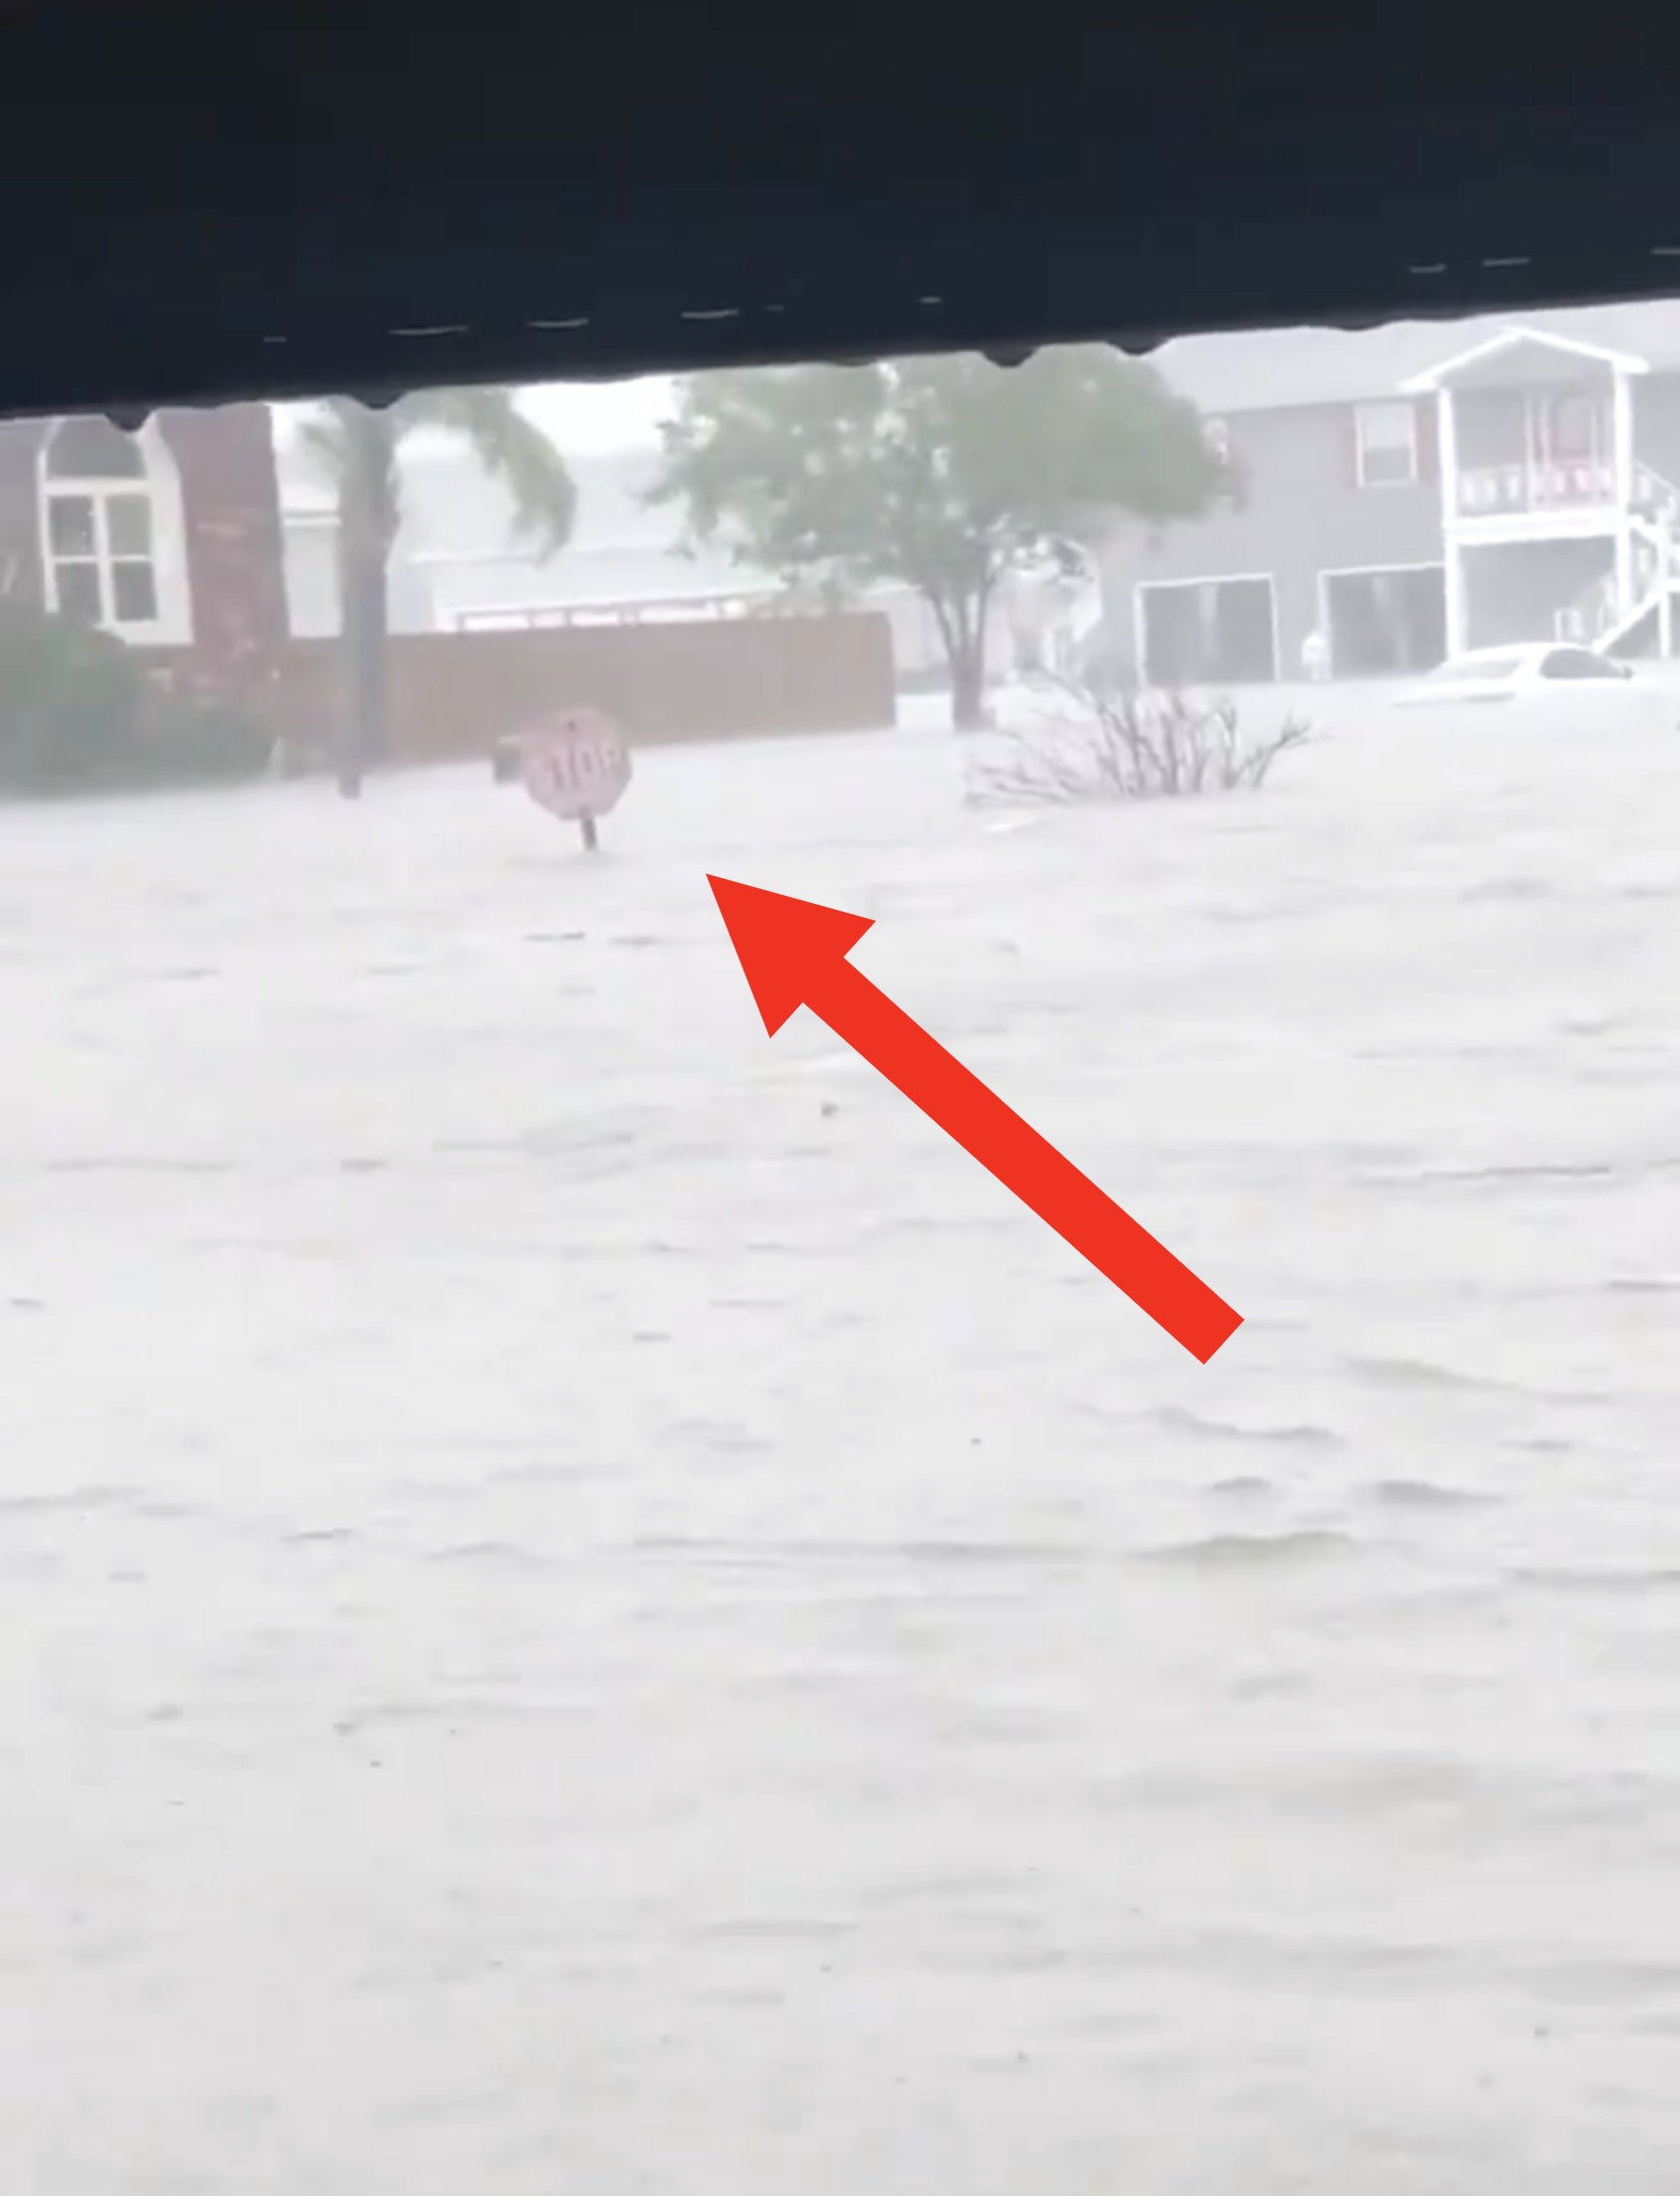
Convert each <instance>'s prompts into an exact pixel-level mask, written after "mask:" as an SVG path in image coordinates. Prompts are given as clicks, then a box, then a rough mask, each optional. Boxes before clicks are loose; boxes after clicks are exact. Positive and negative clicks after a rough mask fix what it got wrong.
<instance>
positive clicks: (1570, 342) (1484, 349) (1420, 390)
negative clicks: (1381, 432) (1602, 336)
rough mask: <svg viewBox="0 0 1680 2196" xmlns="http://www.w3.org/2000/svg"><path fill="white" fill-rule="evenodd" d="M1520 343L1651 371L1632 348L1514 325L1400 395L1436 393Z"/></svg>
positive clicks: (1417, 376)
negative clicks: (1456, 376) (1452, 379)
mask: <svg viewBox="0 0 1680 2196" xmlns="http://www.w3.org/2000/svg"><path fill="white" fill-rule="evenodd" d="M1519 343H1539V344H1541V345H1542V346H1543V347H1544V348H1546V349H1548V350H1561V351H1563V352H1565V353H1566V354H1567V355H1568V356H1570V357H1573V358H1587V359H1590V360H1592V362H1593V363H1594V364H1596V365H1600V366H1608V367H1609V368H1610V370H1611V371H1612V372H1615V373H1649V372H1650V370H1651V362H1650V360H1649V359H1648V358H1640V357H1638V356H1637V355H1636V354H1635V353H1634V352H1632V351H1630V350H1610V349H1607V348H1606V347H1605V346H1604V345H1603V344H1602V343H1587V342H1582V341H1581V339H1580V337H1579V336H1577V335H1554V334H1553V333H1552V332H1551V330H1550V329H1544V328H1523V327H1512V328H1505V329H1500V331H1499V332H1498V334H1497V335H1488V336H1484V337H1483V339H1482V341H1481V342H1479V343H1472V344H1471V346H1470V348H1469V349H1468V350H1460V351H1456V352H1454V354H1453V356H1452V357H1450V358H1443V359H1442V360H1441V361H1440V363H1439V364H1438V365H1434V366H1426V367H1425V368H1424V370H1423V371H1422V372H1421V373H1414V374H1412V375H1410V376H1409V377H1408V378H1407V379H1406V380H1404V381H1402V382H1401V383H1400V394H1401V395H1402V396H1429V395H1432V394H1433V393H1434V392H1435V391H1436V390H1437V389H1438V388H1439V387H1440V386H1441V384H1442V382H1443V381H1445V380H1447V379H1450V377H1451V376H1452V375H1454V374H1456V373H1462V372H1463V370H1464V368H1465V367H1466V366H1474V365H1479V364H1480V363H1481V361H1482V360H1483V359H1484V358H1495V357H1497V356H1498V355H1499V353H1500V352H1501V351H1506V350H1512V349H1514V348H1515V347H1516V346H1517V345H1518V344H1519Z"/></svg>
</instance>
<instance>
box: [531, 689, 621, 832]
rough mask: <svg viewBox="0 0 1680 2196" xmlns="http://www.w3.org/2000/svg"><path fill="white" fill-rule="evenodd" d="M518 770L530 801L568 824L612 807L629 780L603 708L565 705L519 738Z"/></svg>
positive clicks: (617, 733)
mask: <svg viewBox="0 0 1680 2196" xmlns="http://www.w3.org/2000/svg"><path fill="white" fill-rule="evenodd" d="M520 774H521V776H522V777H523V778H524V780H525V791H526V792H527V793H529V795H530V797H531V799H532V800H534V801H536V802H537V803H538V804H539V805H540V806H541V807H544V808H546V809H547V810H548V812H549V814H550V815H556V816H563V817H564V818H565V819H566V821H567V822H569V823H582V822H586V821H593V819H594V818H595V817H596V816H604V815H605V814H606V813H607V811H608V810H609V809H610V808H613V807H616V806H617V804H618V802H619V801H620V800H621V799H622V798H623V796H624V788H625V787H626V786H627V785H628V784H629V782H630V749H629V746H628V744H627V742H626V741H625V738H624V735H623V734H622V733H621V732H620V731H619V729H618V727H617V726H616V725H615V724H614V723H613V721H612V719H611V718H610V717H608V716H607V715H606V714H605V713H604V712H603V711H601V710H598V709H568V710H565V711H563V712H562V713H561V714H560V715H559V716H557V717H554V718H551V719H550V720H548V721H547V722H546V723H543V724H540V725H533V726H532V727H531V728H530V730H529V731H528V732H526V733H525V734H524V735H523V737H522V738H521V741H520Z"/></svg>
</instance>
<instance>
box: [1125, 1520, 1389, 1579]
mask: <svg viewBox="0 0 1680 2196" xmlns="http://www.w3.org/2000/svg"><path fill="white" fill-rule="evenodd" d="M1139 1553H1140V1555H1141V1557H1142V1558H1143V1559H1144V1560H1145V1561H1147V1562H1150V1563H1156V1564H1161V1565H1171V1566H1174V1567H1177V1568H1180V1569H1184V1570H1191V1571H1207V1572H1217V1573H1223V1574H1229V1573H1231V1572H1263V1571H1268V1572H1269V1571H1276V1570H1289V1569H1293V1568H1295V1567H1296V1566H1298V1565H1302V1564H1307V1563H1324V1562H1328V1561H1333V1560H1335V1559H1337V1558H1340V1557H1346V1556H1353V1555H1358V1554H1360V1553H1362V1550H1361V1547H1360V1543H1359V1542H1358V1541H1357V1540H1356V1539H1355V1538H1354V1536H1353V1535H1352V1534H1351V1533H1345V1532H1339V1531H1337V1530H1335V1529H1334V1528H1333V1527H1330V1526H1320V1525H1302V1526H1296V1527H1294V1528H1291V1529H1289V1530H1287V1531H1284V1532H1275V1533H1232V1532H1224V1533H1205V1534H1203V1535H1201V1536H1200V1537H1199V1538H1196V1539H1191V1540H1171V1541H1162V1542H1160V1543H1159V1544H1158V1545H1156V1546H1155V1547H1153V1548H1145V1549H1141V1550H1140V1551H1139Z"/></svg>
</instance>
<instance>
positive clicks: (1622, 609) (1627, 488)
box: [1610, 366, 1635, 618]
mask: <svg viewBox="0 0 1680 2196" xmlns="http://www.w3.org/2000/svg"><path fill="white" fill-rule="evenodd" d="M1610 426H1611V449H1612V451H1613V454H1614V455H1613V463H1614V467H1615V504H1616V610H1617V614H1618V616H1619V617H1624V618H1625V617H1631V616H1632V614H1633V601H1634V592H1635V581H1634V577H1633V381H1632V377H1631V376H1630V375H1629V374H1628V373H1626V372H1625V371H1624V370H1623V369H1622V368H1621V367H1619V366H1618V367H1616V368H1615V370H1614V373H1613V375H1612V377H1611V381H1610Z"/></svg>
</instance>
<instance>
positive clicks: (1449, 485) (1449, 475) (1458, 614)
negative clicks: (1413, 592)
mask: <svg viewBox="0 0 1680 2196" xmlns="http://www.w3.org/2000/svg"><path fill="white" fill-rule="evenodd" d="M1435 424H1436V434H1435V447H1436V451H1437V453H1438V454H1439V458H1440V466H1441V545H1442V556H1443V568H1444V573H1445V580H1446V609H1447V654H1448V655H1449V656H1461V655H1463V653H1464V651H1465V649H1466V647H1467V646H1468V645H1469V643H1468V641H1467V639H1466V637H1465V636H1466V635H1467V633H1468V632H1469V629H1470V620H1469V614H1468V610H1467V606H1466V602H1465V593H1464V550H1463V549H1462V548H1461V547H1460V544H1459V539H1458V421H1457V419H1456V417H1455V416H1454V413H1453V408H1452V391H1451V389H1449V388H1444V387H1443V388H1439V389H1437V390H1436V391H1435Z"/></svg>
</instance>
